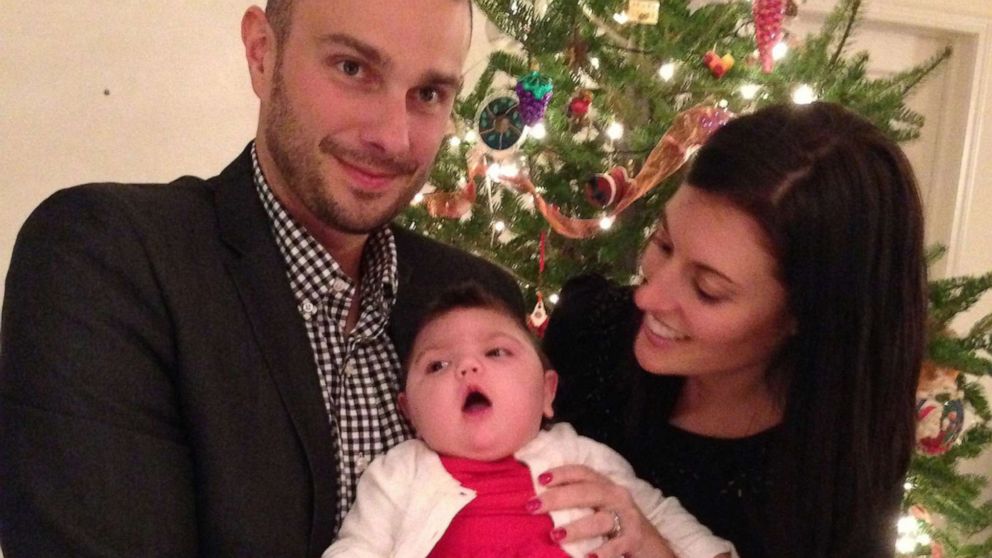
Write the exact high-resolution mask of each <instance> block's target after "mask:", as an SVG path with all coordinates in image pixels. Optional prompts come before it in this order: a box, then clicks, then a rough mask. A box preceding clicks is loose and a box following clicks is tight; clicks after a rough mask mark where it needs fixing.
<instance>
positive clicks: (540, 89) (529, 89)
mask: <svg viewBox="0 0 992 558" xmlns="http://www.w3.org/2000/svg"><path fill="white" fill-rule="evenodd" d="M552 89H553V87H552V85H551V78H549V77H547V76H544V75H541V73H540V72H538V71H533V72H530V73H529V74H527V75H525V76H522V77H521V78H520V79H519V80H517V87H516V91H517V98H518V99H520V117H521V121H522V122H523V123H524V124H525V125H527V126H533V125H534V124H537V123H538V122H540V121H541V119H542V118H544V111H546V110H548V103H550V102H551V90H552Z"/></svg>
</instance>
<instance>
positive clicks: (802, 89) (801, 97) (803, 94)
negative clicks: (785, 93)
mask: <svg viewBox="0 0 992 558" xmlns="http://www.w3.org/2000/svg"><path fill="white" fill-rule="evenodd" d="M816 98H817V97H816V91H813V88H812V87H810V86H808V85H806V84H805V83H804V84H802V85H800V86H799V87H797V88H795V90H793V91H792V102H793V103H796V104H797V105H808V104H810V103H812V102H813V101H815V100H816Z"/></svg>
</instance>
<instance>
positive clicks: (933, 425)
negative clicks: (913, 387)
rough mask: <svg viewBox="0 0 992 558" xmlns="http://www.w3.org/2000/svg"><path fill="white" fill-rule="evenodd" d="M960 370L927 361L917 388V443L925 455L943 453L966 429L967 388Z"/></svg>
mask: <svg viewBox="0 0 992 558" xmlns="http://www.w3.org/2000/svg"><path fill="white" fill-rule="evenodd" d="M958 374H959V373H958V371H957V370H951V369H949V368H940V367H938V366H936V365H935V364H933V363H932V362H926V363H924V364H923V370H922V372H921V374H920V385H919V387H918V388H917V391H916V447H917V450H919V451H920V453H923V454H924V455H942V454H944V453H946V452H947V450H949V449H951V447H952V446H953V445H954V442H956V441H957V439H958V437H960V435H961V431H962V430H963V429H964V392H963V391H962V390H961V389H960V388H959V387H958V383H957V379H958Z"/></svg>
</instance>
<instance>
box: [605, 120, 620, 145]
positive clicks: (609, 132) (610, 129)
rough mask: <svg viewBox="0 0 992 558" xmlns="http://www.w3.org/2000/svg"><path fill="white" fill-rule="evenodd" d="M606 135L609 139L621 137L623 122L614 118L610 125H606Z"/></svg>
mask: <svg viewBox="0 0 992 558" xmlns="http://www.w3.org/2000/svg"><path fill="white" fill-rule="evenodd" d="M606 137H608V138H610V139H611V140H614V141H616V140H618V139H620V138H622V137H623V124H621V123H619V122H617V121H616V120H614V121H613V122H610V125H609V126H607V127H606Z"/></svg>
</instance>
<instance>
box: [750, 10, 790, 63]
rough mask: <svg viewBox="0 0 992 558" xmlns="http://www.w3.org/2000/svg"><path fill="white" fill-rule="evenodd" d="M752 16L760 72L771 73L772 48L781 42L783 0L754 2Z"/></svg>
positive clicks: (783, 12) (783, 11)
mask: <svg viewBox="0 0 992 558" xmlns="http://www.w3.org/2000/svg"><path fill="white" fill-rule="evenodd" d="M751 11H752V14H753V15H754V38H755V40H756V42H757V43H758V57H759V58H760V59H761V70H762V71H763V72H765V73H766V74H768V73H771V71H772V66H773V65H774V61H773V60H772V48H773V47H774V46H775V45H776V43H778V42H779V41H780V40H782V18H783V16H784V15H785V2H784V1H783V0H754V3H753V4H752V6H751Z"/></svg>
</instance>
